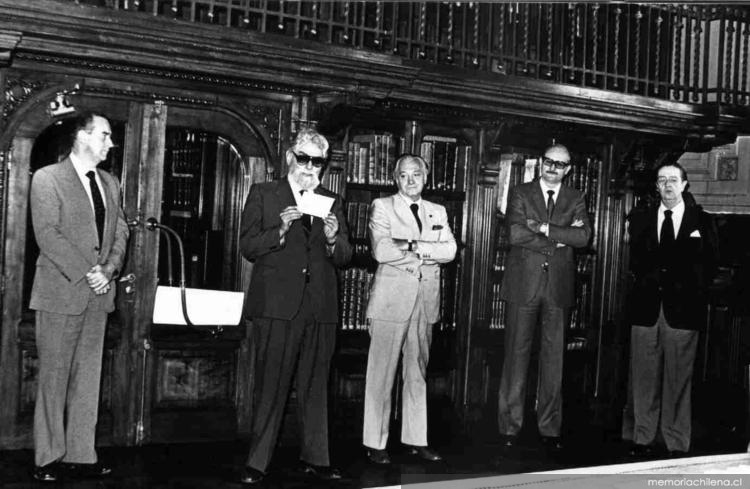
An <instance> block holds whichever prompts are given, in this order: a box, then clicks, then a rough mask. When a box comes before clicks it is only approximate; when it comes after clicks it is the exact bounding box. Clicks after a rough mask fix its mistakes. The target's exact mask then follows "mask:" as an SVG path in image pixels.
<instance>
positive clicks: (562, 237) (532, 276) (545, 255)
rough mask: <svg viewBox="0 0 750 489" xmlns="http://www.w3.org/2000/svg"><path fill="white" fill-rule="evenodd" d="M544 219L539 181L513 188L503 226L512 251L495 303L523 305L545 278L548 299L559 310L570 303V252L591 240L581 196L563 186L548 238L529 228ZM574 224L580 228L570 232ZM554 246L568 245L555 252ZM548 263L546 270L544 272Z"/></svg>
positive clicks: (572, 264) (572, 280)
mask: <svg viewBox="0 0 750 489" xmlns="http://www.w3.org/2000/svg"><path fill="white" fill-rule="evenodd" d="M528 219H532V220H534V221H537V222H540V223H541V222H545V221H546V220H547V201H546V200H545V197H544V196H543V195H542V189H541V188H540V186H539V180H534V181H533V182H529V183H525V184H522V185H517V186H515V187H513V189H512V190H511V192H510V197H509V199H508V209H507V213H506V223H507V226H508V234H509V240H510V245H511V249H510V252H509V253H508V258H507V261H506V266H505V274H504V276H503V285H502V289H501V290H500V298H501V299H503V300H505V301H509V302H516V303H519V304H526V303H528V302H529V301H531V299H533V298H534V295H535V294H536V293H537V291H538V290H539V283H540V281H541V280H542V279H543V278H544V274H549V277H548V280H549V284H550V286H549V287H547V289H546V290H547V291H548V292H549V295H550V296H549V297H548V299H549V300H550V301H551V302H552V303H553V304H555V305H556V306H558V307H570V306H572V305H573V303H574V283H575V273H576V264H575V256H574V253H573V248H583V247H585V246H586V245H587V244H588V242H589V238H590V237H591V224H590V223H589V215H588V212H587V211H586V203H585V201H584V196H583V193H581V192H579V191H578V190H576V189H574V188H571V187H568V186H566V185H562V186H561V187H560V193H559V195H558V196H557V201H556V203H555V212H554V214H553V215H552V219H551V220H550V223H549V237H547V236H545V235H543V234H540V233H535V232H533V231H532V230H531V229H529V227H528V224H527V220H528ZM576 219H580V220H581V221H583V226H581V227H571V224H573V222H574V221H575V220H576ZM556 243H563V244H565V245H567V246H564V247H557V246H556ZM544 263H548V271H546V272H545V271H544Z"/></svg>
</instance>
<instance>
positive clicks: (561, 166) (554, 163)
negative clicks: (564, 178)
mask: <svg viewBox="0 0 750 489" xmlns="http://www.w3.org/2000/svg"><path fill="white" fill-rule="evenodd" d="M542 163H544V164H545V165H548V166H554V167H555V168H557V169H558V170H564V169H566V168H567V167H569V166H570V163H569V162H567V161H558V160H553V159H552V158H547V157H546V156H545V157H544V158H542Z"/></svg>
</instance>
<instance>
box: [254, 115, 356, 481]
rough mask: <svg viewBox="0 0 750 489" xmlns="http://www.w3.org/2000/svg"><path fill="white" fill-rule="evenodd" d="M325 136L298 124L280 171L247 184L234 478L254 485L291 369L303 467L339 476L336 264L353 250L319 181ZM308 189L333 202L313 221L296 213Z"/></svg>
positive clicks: (338, 209)
mask: <svg viewBox="0 0 750 489" xmlns="http://www.w3.org/2000/svg"><path fill="white" fill-rule="evenodd" d="M327 152H328V141H327V140H326V139H325V138H324V137H323V136H322V135H321V134H319V133H318V132H317V131H315V130H312V129H302V130H300V132H299V133H298V134H297V138H296V139H295V141H294V144H293V146H292V147H291V148H290V149H289V150H287V152H286V162H287V166H288V174H287V176H286V177H284V178H282V179H281V180H278V181H274V182H266V183H260V184H257V185H253V187H252V188H251V189H250V195H249V196H248V198H247V202H246V204H245V209H244V211H243V214H242V223H241V228H240V249H241V251H242V255H243V256H244V257H245V258H247V259H248V260H251V261H254V262H255V268H254V270H253V276H252V279H251V281H250V287H249V289H248V292H247V297H246V299H245V310H244V317H245V320H246V322H247V324H248V327H249V331H250V335H251V348H252V349H253V355H252V357H253V358H254V360H255V368H254V378H255V388H254V396H255V399H254V406H253V413H252V414H253V420H252V441H251V445H250V453H249V455H248V459H247V462H246V465H245V467H244V470H243V472H242V476H241V478H240V482H242V483H243V484H255V483H258V482H260V481H262V480H263V479H264V477H265V471H266V468H267V467H268V464H269V461H270V459H271V455H272V454H273V449H274V447H275V445H276V439H277V437H278V434H279V429H280V427H281V421H282V418H283V416H284V407H285V405H286V400H287V397H288V394H289V388H290V385H291V381H292V377H293V376H294V375H295V373H296V392H297V404H298V410H299V420H300V433H301V437H302V440H301V451H300V464H301V470H302V471H303V472H304V473H305V474H307V475H309V476H312V477H315V478H317V479H323V480H333V479H340V478H341V475H340V474H339V472H338V471H337V470H336V469H334V468H332V467H331V466H330V460H329V453H328V404H327V399H328V372H329V367H330V362H331V356H332V354H333V348H334V343H335V338H336V324H337V322H338V292H337V283H336V269H337V268H338V267H343V266H344V265H346V264H347V263H348V262H349V260H350V259H351V255H352V248H351V244H350V243H349V235H348V231H347V228H346V221H345V220H344V214H343V204H342V201H341V197H340V196H338V195H337V194H335V193H333V192H330V191H328V190H326V189H324V188H321V187H320V186H319V185H320V176H321V174H322V173H323V170H324V167H325V165H326V154H327ZM306 192H313V193H315V194H318V195H322V196H325V197H329V198H332V199H334V202H333V206H332V208H331V212H329V213H328V215H327V216H326V217H325V219H321V218H318V217H313V216H311V215H308V214H303V213H302V212H301V210H300V209H299V205H300V203H301V199H302V198H303V197H302V196H303V195H304V194H305V193H306Z"/></svg>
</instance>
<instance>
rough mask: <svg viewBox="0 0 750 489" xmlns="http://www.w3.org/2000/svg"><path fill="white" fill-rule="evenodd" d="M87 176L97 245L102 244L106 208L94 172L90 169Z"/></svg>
mask: <svg viewBox="0 0 750 489" xmlns="http://www.w3.org/2000/svg"><path fill="white" fill-rule="evenodd" d="M86 176H87V177H89V188H90V189H91V199H92V200H93V201H94V218H95V220H96V232H97V233H98V234H99V246H101V245H102V234H103V233H104V215H105V214H106V212H107V211H106V209H105V207H104V199H102V193H101V192H100V191H99V185H97V184H96V173H94V171H93V170H92V171H90V172H88V173H86Z"/></svg>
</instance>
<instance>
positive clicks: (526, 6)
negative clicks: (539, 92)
mask: <svg viewBox="0 0 750 489" xmlns="http://www.w3.org/2000/svg"><path fill="white" fill-rule="evenodd" d="M529 9H530V7H529V4H528V3H524V4H523V16H522V19H523V44H522V48H521V53H522V57H523V67H522V68H521V73H523V74H524V75H525V74H526V73H528V72H529V65H528V60H529V23H530V22H531V19H530V18H529V17H530V10H529Z"/></svg>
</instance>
